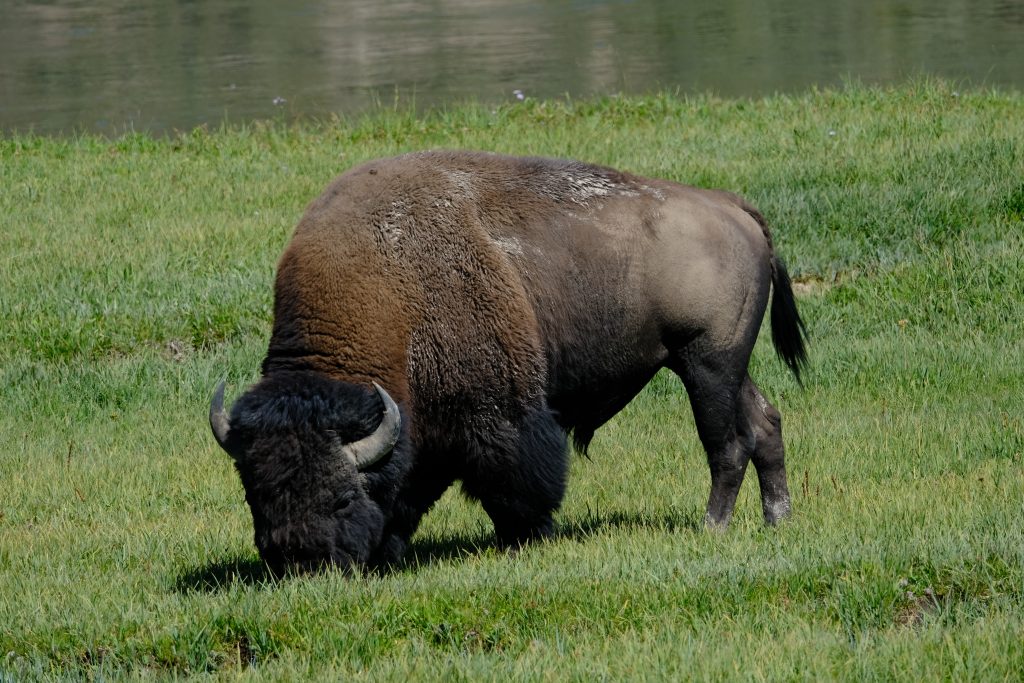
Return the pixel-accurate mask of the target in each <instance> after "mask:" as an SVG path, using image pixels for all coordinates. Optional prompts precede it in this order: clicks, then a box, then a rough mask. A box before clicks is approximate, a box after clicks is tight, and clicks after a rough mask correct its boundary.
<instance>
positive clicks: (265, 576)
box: [174, 556, 275, 593]
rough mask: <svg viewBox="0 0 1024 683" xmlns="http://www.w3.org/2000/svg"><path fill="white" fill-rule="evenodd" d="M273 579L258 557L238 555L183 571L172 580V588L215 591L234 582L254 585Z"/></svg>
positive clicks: (272, 575)
mask: <svg viewBox="0 0 1024 683" xmlns="http://www.w3.org/2000/svg"><path fill="white" fill-rule="evenodd" d="M274 580H275V577H274V574H273V573H271V571H270V568H269V567H267V565H266V564H265V563H264V562H263V560H261V559H259V557H256V556H246V557H241V556H240V557H236V558H234V559H230V560H221V561H218V562H211V563H210V564H207V565H205V566H202V567H197V568H195V569H190V570H188V571H185V572H183V573H182V574H180V575H179V576H178V578H177V579H176V580H175V581H174V589H175V590H176V591H178V592H179V593H194V592H200V593H216V592H217V591H220V590H223V589H225V588H228V587H229V586H231V584H234V583H241V584H245V585H248V586H255V585H259V584H264V583H269V582H272V581H274Z"/></svg>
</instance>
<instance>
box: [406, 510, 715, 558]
mask: <svg viewBox="0 0 1024 683" xmlns="http://www.w3.org/2000/svg"><path fill="white" fill-rule="evenodd" d="M614 529H621V530H637V529H651V530H657V531H662V532H665V533H673V532H677V531H684V532H692V533H695V532H698V531H702V530H703V529H704V516H703V511H702V510H698V509H697V508H694V509H693V511H692V512H691V513H683V512H676V513H663V514H652V513H649V512H641V511H634V512H609V513H604V512H601V511H594V510H587V512H585V513H583V514H580V515H575V516H571V517H568V516H566V517H563V518H562V519H560V520H559V521H558V523H557V525H556V527H555V533H554V535H553V536H552V537H551V538H549V539H547V540H546V541H542V542H543V543H556V542H558V541H560V540H570V541H578V542H584V541H586V540H587V539H589V538H591V537H592V536H596V535H597V534H599V533H601V532H603V531H606V530H614ZM497 547H498V544H497V541H496V540H495V538H494V535H493V534H491V533H490V532H479V533H475V534H457V535H455V536H450V537H446V538H421V539H415V540H413V542H412V543H411V544H410V546H409V550H408V552H407V553H406V558H405V561H404V562H403V563H402V564H401V565H400V566H398V567H395V568H393V571H398V572H411V571H416V570H418V569H420V568H422V567H427V566H430V565H432V564H435V563H438V562H445V561H450V560H457V559H460V558H468V557H472V556H475V555H479V554H481V553H483V552H486V551H488V550H491V549H495V548H497Z"/></svg>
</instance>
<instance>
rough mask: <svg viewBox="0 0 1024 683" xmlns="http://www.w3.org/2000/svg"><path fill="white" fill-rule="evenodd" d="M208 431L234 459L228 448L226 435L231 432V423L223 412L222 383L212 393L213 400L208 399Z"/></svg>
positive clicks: (224, 411) (225, 412)
mask: <svg viewBox="0 0 1024 683" xmlns="http://www.w3.org/2000/svg"><path fill="white" fill-rule="evenodd" d="M210 429H212V430H213V438H215V439H217V443H218V444H220V447H221V448H223V449H224V451H225V452H226V453H227V454H228V455H230V456H231V457H234V454H233V453H232V452H231V450H230V449H229V448H228V433H229V432H230V431H231V423H230V421H229V420H228V413H227V411H226V410H224V381H223V380H221V383H220V384H218V385H217V389H216V390H215V391H214V392H213V398H211V399H210Z"/></svg>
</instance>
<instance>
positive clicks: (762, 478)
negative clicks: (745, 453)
mask: <svg viewBox="0 0 1024 683" xmlns="http://www.w3.org/2000/svg"><path fill="white" fill-rule="evenodd" d="M740 411H741V414H740V415H739V420H745V421H746V423H747V424H748V425H749V429H750V430H751V431H752V432H753V434H754V437H755V439H756V445H755V446H754V452H753V454H752V455H751V460H752V462H753V463H754V469H756V470H757V480H758V484H759V485H760V487H761V509H762V511H763V512H764V521H765V522H766V523H768V524H771V525H775V524H777V523H778V522H780V521H782V520H783V519H784V518H785V517H787V516H789V512H790V507H791V504H790V497H789V486H788V484H787V482H786V462H785V449H784V448H783V445H782V415H780V414H779V411H778V410H777V409H776V408H775V406H773V405H772V404H771V403H769V402H768V399H766V398H765V397H764V396H763V395H762V394H761V390H760V389H758V387H757V385H756V384H754V381H753V380H752V379H750V376H749V375H748V376H747V378H746V380H745V381H744V383H743V388H742V390H741V391H740Z"/></svg>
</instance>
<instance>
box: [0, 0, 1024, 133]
mask: <svg viewBox="0 0 1024 683" xmlns="http://www.w3.org/2000/svg"><path fill="white" fill-rule="evenodd" d="M922 74H928V75H936V76H941V77H944V78H950V79H956V80H958V81H963V82H964V83H965V85H968V84H973V85H995V86H1003V87H1015V88H1021V87H1024V0H977V1H971V0H955V1H952V2H942V1H938V2H936V1H934V0H933V1H928V0H906V1H902V2H881V1H871V0H867V1H861V2H849V1H848V0H791V1H789V2H770V3H766V2H763V1H761V0H694V1H690V2H685V1H683V0H560V1H559V0H472V1H471V0H406V1H401V2H387V1H384V0H348V1H343V2H329V1H328V0H308V1H296V2H280V1H271V0H205V1H199V0H154V1H152V2H143V3H140V2H134V1H130V0H88V1H82V0H65V1H56V0H51V1H44V0H14V1H13V2H9V3H4V8H3V9H2V10H0V129H2V130H4V131H11V130H20V131H27V130H34V131H37V132H42V133H57V132H71V131H75V130H88V131H99V132H104V133H110V134H117V133H120V132H122V131H124V130H130V129H134V130H146V131H152V132H157V133H160V132H167V131H171V130H175V129H177V130H183V129H190V128H192V127H194V126H197V125H202V124H210V125H217V124H219V123H220V122H221V121H224V120H228V121H244V120H251V119H254V118H276V117H284V118H292V117H297V116H326V115H328V114H330V113H332V112H339V113H344V114H354V113H358V112H361V111H365V110H366V109H367V108H368V107H372V106H374V105H375V104H376V103H380V102H383V103H385V104H391V103H392V102H393V101H394V100H395V99H396V98H397V100H398V101H399V103H400V104H401V105H402V106H404V105H408V104H414V105H415V106H417V107H432V106H443V105H444V104H446V103H451V102H459V101H464V100H468V99H473V100H479V101H484V102H499V101H506V100H510V99H515V98H516V97H517V94H516V91H520V92H522V93H524V94H525V96H532V97H561V96H565V95H570V96H573V97H581V96H588V95H594V94H606V93H614V92H626V93H640V92H649V91H652V90H657V89H662V88H668V89H678V90H680V91H682V92H705V91H711V92H715V93H718V94H721V95H726V96H759V95H765V94H770V93H774V92H792V91H799V90H802V89H805V88H807V87H809V86H811V85H819V86H829V85H835V84H838V83H840V82H841V81H842V80H843V79H844V78H851V77H852V78H856V79H859V80H862V81H864V82H868V83H891V82H898V81H901V80H904V79H906V78H908V77H912V76H917V75H922Z"/></svg>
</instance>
